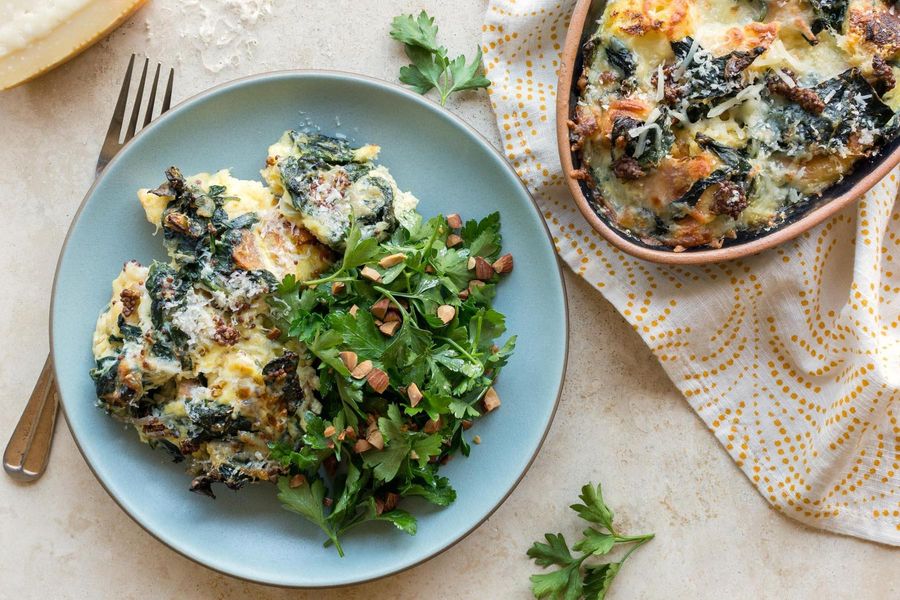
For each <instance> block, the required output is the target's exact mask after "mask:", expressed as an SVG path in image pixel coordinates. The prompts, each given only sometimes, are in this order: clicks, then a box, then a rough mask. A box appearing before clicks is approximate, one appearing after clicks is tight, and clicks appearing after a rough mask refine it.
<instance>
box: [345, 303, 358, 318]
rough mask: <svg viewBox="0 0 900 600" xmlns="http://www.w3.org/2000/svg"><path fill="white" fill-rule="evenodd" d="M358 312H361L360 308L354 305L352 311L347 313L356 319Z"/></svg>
mask: <svg viewBox="0 0 900 600" xmlns="http://www.w3.org/2000/svg"><path fill="white" fill-rule="evenodd" d="M358 310H359V307H358V306H357V305H355V304H354V305H353V306H351V307H350V310H348V311H347V312H349V313H350V314H351V315H352V316H354V317H355V316H356V313H357V311H358Z"/></svg>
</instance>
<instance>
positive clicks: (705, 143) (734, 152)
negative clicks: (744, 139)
mask: <svg viewBox="0 0 900 600" xmlns="http://www.w3.org/2000/svg"><path fill="white" fill-rule="evenodd" d="M694 139H696V140H697V144H698V145H699V146H700V147H701V148H703V149H704V150H709V151H710V152H712V153H713V154H715V155H716V156H717V157H719V160H721V161H722V162H723V163H725V164H726V165H727V166H728V168H729V169H730V170H731V171H732V173H734V174H737V175H741V176H744V177H746V176H747V174H748V173H749V172H750V161H749V160H747V157H746V155H745V153H744V152H743V151H742V150H740V149H738V148H732V147H731V146H727V145H725V144H723V143H721V142H717V141H716V140H714V139H712V138H711V137H709V136H708V135H704V134H702V133H698V134H697V135H696V137H695V138H694Z"/></svg>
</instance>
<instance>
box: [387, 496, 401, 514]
mask: <svg viewBox="0 0 900 600" xmlns="http://www.w3.org/2000/svg"><path fill="white" fill-rule="evenodd" d="M399 503H400V495H399V494H395V493H394V492H388V493H387V496H385V497H384V510H387V511H391V510H394V509H395V508H397V505H398V504H399Z"/></svg>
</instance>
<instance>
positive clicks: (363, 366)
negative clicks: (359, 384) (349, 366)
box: [350, 360, 375, 379]
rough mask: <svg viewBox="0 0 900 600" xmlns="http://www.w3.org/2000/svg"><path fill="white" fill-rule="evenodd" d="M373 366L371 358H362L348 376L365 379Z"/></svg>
mask: <svg viewBox="0 0 900 600" xmlns="http://www.w3.org/2000/svg"><path fill="white" fill-rule="evenodd" d="M374 368H375V365H373V364H372V361H371V360H364V361H362V362H361V363H359V364H358V365H356V367H355V368H354V369H353V370H352V371H350V376H351V377H353V379H365V378H366V377H368V376H369V373H371V372H372V369H374Z"/></svg>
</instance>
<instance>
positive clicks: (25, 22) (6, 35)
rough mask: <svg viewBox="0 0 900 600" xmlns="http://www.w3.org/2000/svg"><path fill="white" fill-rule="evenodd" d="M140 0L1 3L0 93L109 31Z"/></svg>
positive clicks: (13, 0)
mask: <svg viewBox="0 0 900 600" xmlns="http://www.w3.org/2000/svg"><path fill="white" fill-rule="evenodd" d="M144 2H146V0H41V1H40V2H35V0H3V1H2V2H0V90H5V89H8V88H11V87H14V86H16V85H19V84H20V83H24V82H26V81H29V80H30V79H33V78H35V77H37V76H38V75H40V74H42V73H45V72H46V71H49V70H50V69H52V68H53V67H56V66H57V65H60V64H62V63H64V62H65V61H67V60H69V59H70V58H72V57H73V56H75V55H77V54H78V53H79V52H81V51H83V50H85V49H87V48H88V47H90V46H91V44H93V43H94V42H96V41H97V40H99V39H100V38H101V37H103V36H104V35H106V34H107V33H108V32H110V31H112V30H113V29H115V28H116V27H117V26H118V25H119V24H120V23H121V22H122V21H124V20H125V19H126V18H128V17H129V16H130V15H131V14H132V13H133V12H134V11H136V10H137V9H138V8H140V7H141V5H142V4H144Z"/></svg>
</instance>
